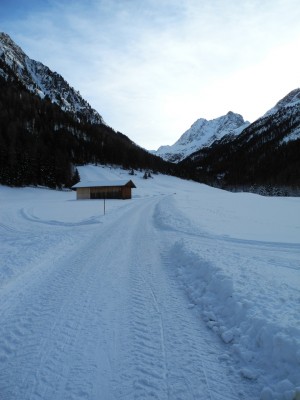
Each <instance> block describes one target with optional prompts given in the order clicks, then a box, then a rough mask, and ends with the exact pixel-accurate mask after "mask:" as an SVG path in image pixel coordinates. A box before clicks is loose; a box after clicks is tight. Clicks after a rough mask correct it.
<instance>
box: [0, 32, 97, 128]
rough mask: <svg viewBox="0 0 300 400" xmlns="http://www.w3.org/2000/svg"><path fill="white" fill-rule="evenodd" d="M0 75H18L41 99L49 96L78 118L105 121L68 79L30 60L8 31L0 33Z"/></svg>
mask: <svg viewBox="0 0 300 400" xmlns="http://www.w3.org/2000/svg"><path fill="white" fill-rule="evenodd" d="M0 60H1V61H2V62H3V64H4V65H3V64H2V67H1V65H0V75H1V76H2V77H4V78H5V79H9V78H12V77H14V78H17V79H18V80H19V81H20V82H21V83H22V84H23V85H24V86H25V87H26V88H27V89H28V90H29V91H30V92H32V93H35V94H38V95H39V96H40V97H41V98H42V99H43V98H44V97H46V96H48V97H49V98H50V99H51V101H52V103H56V104H57V105H58V106H59V107H60V108H61V109H62V110H63V111H67V112H71V113H73V114H74V115H75V118H76V120H77V121H82V122H89V123H93V124H103V123H104V122H103V119H102V117H101V115H99V113H98V112H97V111H96V110H94V109H93V108H92V107H91V106H90V105H89V103H88V102H87V101H86V100H84V99H83V98H82V97H81V95H80V94H79V92H77V91H76V90H75V89H74V88H72V87H71V86H70V85H69V84H68V82H66V81H65V79H64V78H63V77H62V76H61V75H59V74H58V73H56V72H53V71H51V70H50V69H49V68H48V67H46V66H45V65H43V64H42V63H40V62H37V61H34V60H32V59H30V58H29V57H28V56H27V55H26V54H25V53H24V52H23V50H22V49H21V48H20V47H19V46H18V45H17V44H16V43H14V41H13V40H12V39H11V38H10V36H8V35H7V34H6V33H0Z"/></svg>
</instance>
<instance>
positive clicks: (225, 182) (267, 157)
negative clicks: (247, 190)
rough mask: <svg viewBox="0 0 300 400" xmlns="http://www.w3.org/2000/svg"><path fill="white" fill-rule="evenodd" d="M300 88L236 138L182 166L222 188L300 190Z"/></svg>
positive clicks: (201, 152)
mask: <svg viewBox="0 0 300 400" xmlns="http://www.w3.org/2000/svg"><path fill="white" fill-rule="evenodd" d="M299 154H300V89H295V90H293V91H292V92H290V93H289V94H287V95H286V96H285V97H284V98H283V99H282V100H280V101H279V102H277V104H276V105H275V106H274V107H273V108H271V109H270V110H269V111H268V112H266V113H265V114H264V115H263V116H262V117H261V118H258V119H257V120H256V121H254V122H253V123H252V124H250V125H249V126H247V127H246V128H245V129H244V130H243V131H242V132H241V133H240V134H239V135H237V136H235V137H232V136H231V137H230V136H224V137H223V138H222V139H221V140H219V141H215V142H214V143H213V144H212V145H211V146H210V147H206V148H203V149H201V150H199V151H197V152H195V153H193V154H191V155H190V156H189V157H187V158H186V159H185V160H184V161H182V163H181V164H180V166H182V167H186V166H187V165H188V167H189V168H190V169H191V170H193V171H194V173H195V175H196V176H194V178H195V179H197V180H200V181H202V182H207V183H210V184H217V185H218V186H220V185H221V186H222V187H237V186H244V185H245V187H247V186H248V187H249V186H252V185H271V186H272V187H281V188H282V187H285V188H287V187H290V188H291V187H293V188H299V187H300V181H299V170H300V159H299Z"/></svg>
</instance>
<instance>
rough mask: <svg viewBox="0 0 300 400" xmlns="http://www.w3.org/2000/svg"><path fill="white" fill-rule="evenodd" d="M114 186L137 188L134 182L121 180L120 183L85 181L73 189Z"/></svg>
mask: <svg viewBox="0 0 300 400" xmlns="http://www.w3.org/2000/svg"><path fill="white" fill-rule="evenodd" d="M112 186H129V187H131V188H136V186H135V184H134V183H133V182H132V180H129V181H127V180H119V181H105V180H102V181H85V182H78V183H76V185H73V186H72V189H77V188H86V187H112Z"/></svg>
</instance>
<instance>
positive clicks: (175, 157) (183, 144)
mask: <svg viewBox="0 0 300 400" xmlns="http://www.w3.org/2000/svg"><path fill="white" fill-rule="evenodd" d="M249 124H250V123H249V122H246V121H244V118H243V117H242V116H241V115H240V114H236V113H233V112H232V111H229V112H228V113H227V114H226V115H223V116H221V117H218V118H215V119H212V120H206V119H204V118H200V119H198V120H197V121H196V122H194V123H193V125H192V126H191V127H190V129H188V130H187V131H186V132H185V133H184V134H183V135H182V136H181V137H180V138H179V139H178V140H177V142H176V143H174V144H173V145H172V146H161V147H159V149H158V150H157V151H156V152H155V154H156V155H157V156H160V157H162V158H163V159H165V160H167V161H171V162H179V161H181V160H183V159H184V158H186V157H187V156H189V155H190V154H192V153H194V152H195V151H197V150H199V149H201V148H202V147H208V146H210V145H211V144H212V143H213V142H215V141H216V140H219V139H222V137H223V136H225V135H234V136H236V135H239V134H240V133H241V132H242V131H243V130H244V129H245V128H246V127H247V126H248V125H249Z"/></svg>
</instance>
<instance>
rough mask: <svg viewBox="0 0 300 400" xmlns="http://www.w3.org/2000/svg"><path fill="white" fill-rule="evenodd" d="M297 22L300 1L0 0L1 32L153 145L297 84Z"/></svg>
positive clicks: (264, 105)
mask: <svg viewBox="0 0 300 400" xmlns="http://www.w3.org/2000/svg"><path fill="white" fill-rule="evenodd" d="M299 21H300V3H299V0H263V1H261V0H226V1H225V0H72V1H69V0H0V31H2V32H5V33H7V34H9V35H10V36H11V38H12V39H13V40H14V41H15V42H16V43H17V44H18V45H19V46H20V47H21V48H22V49H23V50H24V52H25V53H26V54H27V55H28V56H29V57H30V58H32V59H34V60H36V61H40V62H42V63H43V64H45V65H47V66H48V67H49V68H50V69H51V70H53V71H56V72H58V73H59V74H61V75H62V76H63V77H64V78H65V79H66V80H67V82H68V83H69V84H70V85H71V86H72V87H74V88H75V89H76V90H79V92H80V93H81V95H82V97H83V98H84V99H86V100H87V101H88V102H89V103H90V104H91V106H92V107H93V108H95V109H96V110H97V111H98V112H99V113H100V114H101V116H102V117H103V119H104V121H105V122H106V123H107V124H108V125H109V126H111V127H112V128H114V129H115V130H117V131H120V132H122V133H124V134H126V135H127V136H129V137H130V139H132V140H133V141H135V142H136V143H137V144H139V145H140V146H142V147H144V148H146V149H157V148H158V147H159V146H161V145H172V144H173V143H175V142H176V140H178V139H179V137H180V136H181V135H182V134H183V133H184V132H185V131H186V130H187V129H189V127H190V126H191V125H192V124H193V123H194V122H195V121H196V120H197V119H199V118H205V119H207V120H209V119H213V118H218V117H220V116H221V115H224V114H226V113H227V112H228V111H233V112H236V113H238V114H241V115H242V116H243V117H244V119H245V120H248V121H250V122H253V121H254V120H255V119H257V118H259V117H260V116H262V115H263V114H265V112H266V111H268V110H269V109H270V108H272V107H273V106H274V105H275V104H276V103H277V102H278V101H279V100H280V99H281V98H283V97H284V96H285V95H286V94H288V93H289V92H290V91H291V90H293V89H296V88H298V87H300V83H299V80H300V77H299V71H300V57H299V49H300V23H299Z"/></svg>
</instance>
